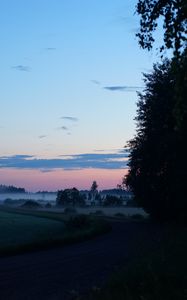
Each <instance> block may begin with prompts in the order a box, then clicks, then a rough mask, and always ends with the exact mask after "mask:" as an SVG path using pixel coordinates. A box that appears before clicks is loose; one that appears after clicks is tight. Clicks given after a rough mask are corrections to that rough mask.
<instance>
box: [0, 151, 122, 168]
mask: <svg viewBox="0 0 187 300" xmlns="http://www.w3.org/2000/svg"><path fill="white" fill-rule="evenodd" d="M127 160H128V153H109V154H108V153H99V154H98V153H84V154H74V155H70V156H68V155H62V156H60V158H54V159H44V158H43V159H41V158H36V157H35V156H30V155H14V156H3V157H0V168H16V169H37V170H42V172H45V171H49V170H54V169H64V170H75V169H88V168H92V169H125V168H127Z"/></svg>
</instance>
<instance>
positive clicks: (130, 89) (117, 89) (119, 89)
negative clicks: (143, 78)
mask: <svg viewBox="0 0 187 300" xmlns="http://www.w3.org/2000/svg"><path fill="white" fill-rule="evenodd" d="M103 88H104V89H105V90H108V91H111V92H136V91H137V90H140V89H142V88H143V87H141V86H126V85H122V86H120V85H114V86H105V87H103Z"/></svg>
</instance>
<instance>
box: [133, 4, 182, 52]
mask: <svg viewBox="0 0 187 300" xmlns="http://www.w3.org/2000/svg"><path fill="white" fill-rule="evenodd" d="M136 12H137V13H138V14H139V15H140V16H141V19H140V30H139V32H138V33H137V37H138V40H139V44H140V46H141V47H142V48H143V49H148V50H150V49H151V48H152V44H153V42H154V37H153V32H154V31H155V30H156V28H157V27H158V23H159V18H160V19H162V20H163V29H164V43H163V45H162V46H161V48H160V49H161V51H163V50H164V49H165V48H168V49H170V48H173V49H174V54H175V56H179V54H180V52H181V51H182V50H183V49H184V47H185V46H186V36H187V1H186V0H139V1H138V4H137V6H136Z"/></svg>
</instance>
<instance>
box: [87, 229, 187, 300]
mask: <svg viewBox="0 0 187 300" xmlns="http://www.w3.org/2000/svg"><path fill="white" fill-rule="evenodd" d="M186 255H187V227H182V226H174V225H172V226H169V225H168V226H167V229H166V230H165V232H164V235H163V236H162V237H161V238H160V240H158V243H157V245H156V246H155V247H153V249H150V248H149V249H148V247H147V248H146V246H145V245H143V241H141V239H139V240H138V241H137V249H136V258H135V259H134V260H133V261H129V263H127V262H126V263H124V265H125V264H126V265H125V266H124V267H123V268H121V271H119V272H116V273H115V274H113V276H112V277H111V280H110V281H109V282H108V283H107V284H106V286H105V287H104V288H102V289H100V288H94V289H93V290H92V291H91V293H90V295H88V296H87V297H86V299H87V300H101V299H102V300H103V299H105V300H116V299H117V300H186V299H187V271H186V270H187V256H186Z"/></svg>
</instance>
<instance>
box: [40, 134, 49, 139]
mask: <svg viewBox="0 0 187 300" xmlns="http://www.w3.org/2000/svg"><path fill="white" fill-rule="evenodd" d="M46 137H47V135H45V134H42V135H39V136H38V138H39V139H44V138H46Z"/></svg>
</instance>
